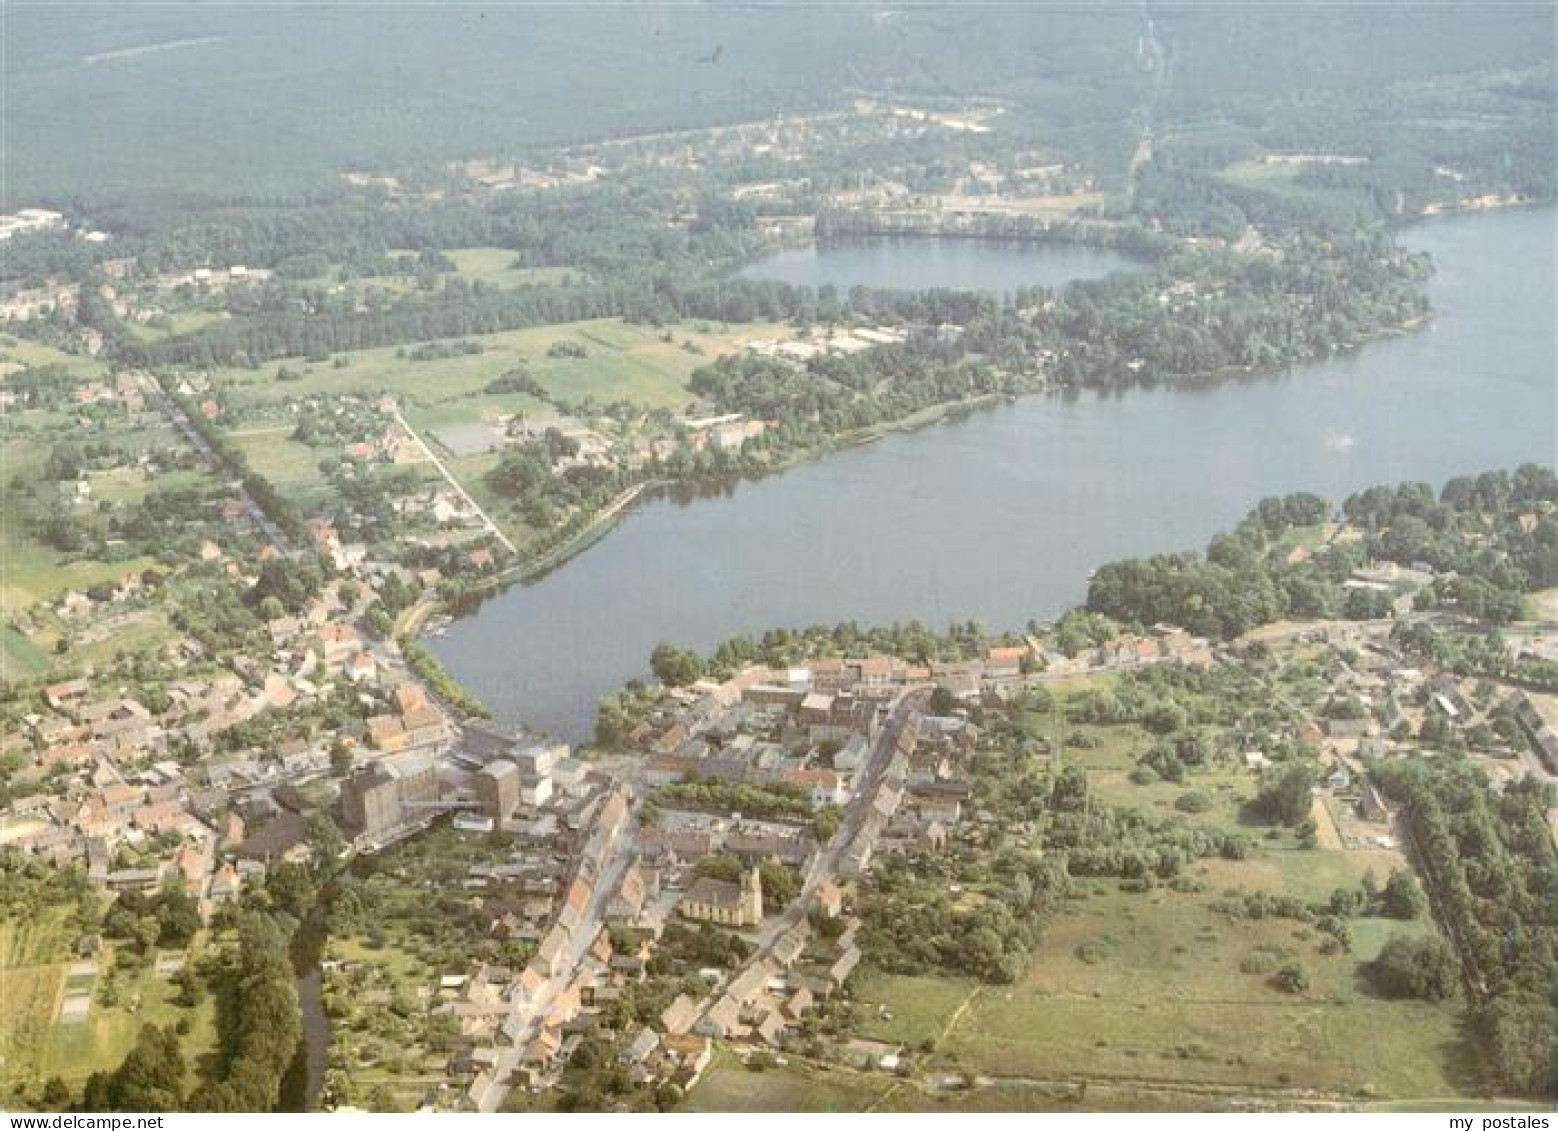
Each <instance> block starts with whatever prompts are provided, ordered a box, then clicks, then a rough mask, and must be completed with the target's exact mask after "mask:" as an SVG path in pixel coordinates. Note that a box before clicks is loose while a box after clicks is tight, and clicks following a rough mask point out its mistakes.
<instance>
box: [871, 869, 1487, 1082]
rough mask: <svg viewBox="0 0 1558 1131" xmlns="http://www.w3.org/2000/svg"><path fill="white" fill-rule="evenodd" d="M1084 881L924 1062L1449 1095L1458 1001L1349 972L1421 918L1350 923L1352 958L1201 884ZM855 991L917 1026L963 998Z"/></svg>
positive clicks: (1098, 1077)
mask: <svg viewBox="0 0 1558 1131" xmlns="http://www.w3.org/2000/svg"><path fill="white" fill-rule="evenodd" d="M1308 855H1311V856H1314V855H1317V854H1315V853H1310V854H1308ZM1223 878H1227V877H1223ZM1086 890H1089V891H1091V892H1092V894H1091V895H1089V896H1087V897H1086V898H1084V899H1082V900H1079V901H1077V902H1075V903H1074V904H1073V910H1071V911H1070V912H1068V913H1066V914H1064V915H1062V916H1061V917H1060V918H1059V919H1058V920H1057V921H1055V922H1054V923H1053V924H1051V925H1050V926H1049V927H1048V928H1047V929H1046V931H1045V934H1044V938H1043V940H1042V941H1041V943H1040V945H1039V947H1038V949H1037V950H1036V952H1035V954H1034V960H1033V963H1032V966H1031V967H1030V969H1029V972H1028V974H1027V976H1026V977H1025V978H1023V979H1022V980H1021V981H1020V982H1018V983H1017V984H1016V985H1013V986H990V987H986V988H985V989H984V990H983V991H982V992H981V993H979V994H977V995H975V996H974V997H973V999H972V1000H971V1001H970V1002H969V1004H968V1007H967V1008H966V1009H964V1010H963V1011H962V1013H961V1015H960V1016H959V1017H958V1019H957V1021H956V1022H955V1024H953V1025H952V1026H951V1030H950V1033H949V1034H948V1037H947V1039H946V1040H945V1041H944V1042H943V1043H942V1044H941V1046H940V1048H939V1049H938V1051H937V1053H936V1054H935V1056H934V1058H933V1062H932V1063H933V1064H940V1065H945V1066H948V1067H951V1066H955V1067H957V1068H960V1069H962V1070H965V1071H973V1072H977V1073H982V1074H988V1075H991V1076H995V1077H1017V1078H1022V1079H1029V1080H1036V1081H1067V1080H1073V1081H1080V1080H1089V1079H1091V1080H1095V1081H1111V1082H1117V1083H1126V1082H1133V1083H1135V1084H1137V1085H1142V1086H1144V1087H1147V1088H1148V1089H1150V1087H1151V1085H1152V1084H1153V1083H1154V1082H1157V1083H1159V1084H1160V1085H1162V1086H1166V1087H1172V1088H1177V1089H1183V1088H1189V1087H1198V1086H1208V1087H1214V1088H1222V1089H1229V1088H1231V1089H1245V1088H1248V1089H1250V1090H1251V1091H1252V1092H1263V1091H1267V1090H1271V1089H1276V1090H1279V1091H1282V1092H1285V1091H1287V1090H1288V1089H1292V1088H1312V1089H1315V1090H1318V1091H1322V1092H1326V1093H1331V1094H1333V1095H1338V1096H1341V1097H1344V1098H1348V1099H1354V1098H1355V1099H1359V1100H1365V1099H1373V1098H1379V1099H1386V1098H1397V1099H1403V1100H1404V1099H1409V1098H1412V1097H1445V1096H1452V1095H1455V1094H1456V1093H1457V1092H1458V1090H1459V1089H1458V1088H1457V1086H1456V1083H1455V1072H1454V1068H1453V1066H1454V1064H1455V1063H1457V1061H1459V1060H1461V1059H1463V1058H1464V1057H1465V1056H1466V1055H1467V1054H1466V1050H1465V1049H1464V1047H1463V1045H1462V1037H1461V1034H1460V1030H1459V1011H1458V1009H1457V1008H1456V1007H1455V1006H1454V1005H1453V1004H1452V1005H1426V1004H1421V1003H1406V1002H1387V1001H1381V1000H1378V999H1376V998H1373V997H1371V996H1369V994H1368V992H1367V989H1366V986H1365V985H1364V983H1363V981H1362V979H1361V977H1360V973H1359V964H1360V962H1361V961H1364V960H1368V959H1371V958H1372V957H1373V956H1374V955H1375V954H1376V953H1377V952H1378V950H1379V947H1380V946H1381V945H1383V943H1384V940H1385V939H1386V938H1388V937H1389V935H1390V934H1391V933H1392V932H1394V931H1396V930H1408V931H1410V930H1424V929H1428V928H1427V927H1426V926H1424V925H1410V924H1396V923H1386V922H1383V921H1379V920H1367V919H1365V920H1358V921H1356V923H1355V947H1354V951H1353V953H1352V954H1349V955H1322V954H1320V953H1319V951H1318V943H1319V941H1320V937H1319V935H1318V933H1317V932H1315V931H1313V930H1312V929H1310V928H1308V927H1306V926H1304V925H1303V924H1300V923H1296V922H1294V921H1291V920H1278V919H1265V920H1259V921H1248V920H1236V919H1232V918H1230V917H1228V916H1226V915H1223V914H1220V913H1218V912H1216V911H1214V910H1212V908H1211V903H1212V902H1213V900H1214V899H1216V898H1217V896H1218V895H1219V893H1218V892H1217V891H1215V890H1214V891H1208V892H1198V893H1179V892H1173V891H1168V890H1165V889H1161V888H1160V889H1157V890H1155V891H1153V892H1151V893H1149V894H1147V895H1132V894H1126V893H1122V892H1120V891H1118V890H1116V889H1115V888H1114V886H1113V885H1112V884H1111V883H1108V882H1098V883H1094V884H1090V885H1088V887H1087V889H1086ZM1257 951H1263V952H1264V953H1267V954H1271V955H1275V956H1277V961H1279V962H1280V961H1298V962H1299V963H1300V964H1301V965H1303V967H1304V968H1305V970H1306V971H1307V972H1308V973H1309V975H1310V978H1311V986H1310V989H1309V990H1308V991H1307V992H1305V993H1304V994H1301V995H1290V994H1286V993H1283V992H1281V991H1279V990H1277V989H1276V988H1274V987H1273V986H1272V985H1271V984H1270V983H1269V975H1268V974H1267V973H1264V972H1259V971H1251V970H1248V969H1247V967H1246V963H1247V960H1249V959H1250V957H1251V956H1252V954H1254V953H1256V952H1257ZM938 981H940V982H941V983H942V985H941V986H940V987H939V988H933V985H932V984H933V983H935V982H938ZM894 983H901V984H900V985H894ZM928 983H929V984H928ZM858 992H859V996H860V998H861V1000H862V1001H869V1002H875V1001H879V1000H880V1001H893V1002H896V1003H904V1002H909V1001H916V1002H922V1003H924V1009H923V1010H922V1011H917V1012H912V1013H910V1014H908V1016H912V1017H913V1018H914V1021H913V1024H916V1025H917V1026H918V1031H921V1032H923V1031H924V1030H925V1029H927V1028H930V1027H933V1026H934V1025H935V1023H936V1016H935V1014H936V1013H937V1011H938V1009H939V1010H940V1012H941V1016H942V1017H943V1018H950V1017H951V1015H952V1012H953V1011H954V1010H955V1009H956V1008H957V1007H956V1005H955V1004H949V1003H954V1002H961V1001H962V1000H963V999H964V997H966V993H965V983H962V982H960V981H956V980H952V979H936V978H930V979H926V978H913V979H904V978H894V977H890V976H880V975H878V976H873V977H872V978H869V979H867V980H866V981H864V982H862V984H861V988H860V990H859V991H858ZM898 1007H899V1008H905V1009H911V1008H912V1007H909V1006H904V1005H901V1004H900V1005H899V1006H898ZM865 1012H866V1013H867V1014H869V1012H870V1011H869V1010H867V1011H865ZM894 1016H895V1018H896V1017H897V1016H898V1014H897V1012H896V1008H895V1010H894ZM869 1024H870V1022H867V1025H869ZM905 1031H914V1030H909V1029H907V1028H906V1030H905Z"/></svg>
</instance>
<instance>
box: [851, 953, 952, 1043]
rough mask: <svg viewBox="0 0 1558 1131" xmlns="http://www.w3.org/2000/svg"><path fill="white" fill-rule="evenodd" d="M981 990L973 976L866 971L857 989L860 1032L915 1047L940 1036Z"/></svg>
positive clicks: (855, 990) (857, 1014)
mask: <svg viewBox="0 0 1558 1131" xmlns="http://www.w3.org/2000/svg"><path fill="white" fill-rule="evenodd" d="M980 990H981V987H980V985H979V983H978V982H975V981H973V980H972V979H964V978H943V977H936V976H927V977H910V976H906V975H895V974H883V973H881V972H879V971H875V970H872V971H869V972H866V973H862V974H861V975H859V976H858V977H857V978H856V980H855V983H854V989H853V993H854V997H855V1004H856V1017H857V1018H858V1028H859V1032H860V1035H861V1036H863V1037H869V1038H870V1039H872V1040H877V1041H890V1042H892V1043H894V1044H901V1045H904V1046H907V1047H908V1048H909V1049H910V1050H911V1051H912V1050H913V1049H914V1048H915V1047H917V1046H918V1045H919V1044H920V1043H921V1042H922V1041H926V1040H933V1041H934V1040H939V1039H940V1038H941V1035H942V1033H943V1032H944V1031H945V1029H946V1027H947V1024H948V1022H949V1021H950V1020H951V1018H952V1016H953V1015H954V1014H955V1013H957V1011H958V1010H959V1009H960V1008H963V1007H964V1005H965V1003H967V1004H970V1005H971V1004H972V1002H971V1001H970V999H971V998H972V997H975V996H976V995H977V994H978V993H979V992H980ZM879 1007H880V1008H879ZM882 1009H885V1010H886V1011H887V1012H888V1013H890V1014H891V1015H892V1016H891V1018H888V1017H885V1016H883V1015H882V1012H881V1010H882Z"/></svg>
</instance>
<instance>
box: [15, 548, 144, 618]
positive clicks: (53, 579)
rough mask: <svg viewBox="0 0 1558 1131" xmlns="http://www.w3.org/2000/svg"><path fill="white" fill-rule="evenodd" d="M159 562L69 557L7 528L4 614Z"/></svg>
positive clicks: (117, 578) (116, 579) (141, 559)
mask: <svg viewBox="0 0 1558 1131" xmlns="http://www.w3.org/2000/svg"><path fill="white" fill-rule="evenodd" d="M154 564H156V563H155V561H154V560H153V559H152V558H130V559H128V560H126V561H122V562H94V561H67V560H64V559H63V558H62V557H61V555H60V554H58V553H57V552H55V551H54V550H51V549H49V547H47V546H44V545H42V544H40V543H38V542H34V541H33V540H32V539H31V538H28V537H27V536H26V535H25V534H23V533H22V532H21V531H19V530H16V529H14V528H7V529H6V530H5V532H4V536H3V537H0V614H3V615H7V616H9V615H10V614H11V613H14V612H17V611H18V610H20V609H25V608H26V607H27V606H28V605H31V604H32V603H33V602H35V601H48V600H52V599H53V598H55V597H58V596H59V595H60V594H62V593H64V592H65V591H66V590H69V589H85V588H87V587H88V586H91V585H96V584H97V583H98V582H101V581H118V580H119V579H120V578H121V577H123V576H124V575H125V574H127V573H137V572H139V571H141V570H144V569H147V568H149V567H150V566H152V565H154Z"/></svg>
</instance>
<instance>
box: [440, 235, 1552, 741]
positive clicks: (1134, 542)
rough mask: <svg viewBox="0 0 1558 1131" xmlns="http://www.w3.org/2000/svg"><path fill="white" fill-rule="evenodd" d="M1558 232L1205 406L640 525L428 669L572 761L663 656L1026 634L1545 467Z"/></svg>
mask: <svg viewBox="0 0 1558 1131" xmlns="http://www.w3.org/2000/svg"><path fill="white" fill-rule="evenodd" d="M1555 217H1558V213H1555V211H1554V210H1553V209H1551V208H1543V209H1536V210H1519V211H1504V212H1487V213H1480V214H1473V215H1467V216H1461V217H1455V218H1449V219H1441V220H1435V221H1434V222H1432V223H1430V224H1426V225H1423V226H1420V227H1418V228H1415V229H1413V230H1411V231H1409V232H1407V233H1406V234H1405V236H1404V240H1405V242H1406V243H1407V244H1408V245H1410V246H1411V247H1413V248H1416V249H1422V250H1426V251H1428V252H1430V253H1431V254H1432V255H1433V257H1434V260H1435V262H1436V263H1437V265H1438V273H1437V275H1436V277H1435V278H1434V280H1433V282H1432V283H1431V285H1430V288H1429V289H1430V293H1431V296H1432V300H1433V303H1434V307H1435V312H1436V313H1435V321H1434V323H1433V325H1432V326H1430V327H1429V328H1427V329H1425V330H1422V331H1420V332H1417V333H1414V334H1410V335H1405V336H1401V337H1396V338H1390V339H1386V340H1384V341H1380V342H1376V343H1373V344H1371V345H1368V346H1365V347H1364V348H1363V349H1361V350H1358V351H1357V352H1355V353H1352V354H1349V355H1347V356H1343V357H1337V358H1333V359H1330V360H1326V361H1323V362H1317V363H1312V364H1306V365H1301V366H1297V367H1294V368H1293V369H1292V370H1291V371H1288V372H1286V373H1283V374H1281V375H1277V376H1271V377H1261V378H1249V379H1244V380H1238V381H1225V382H1221V383H1218V384H1215V385H1212V386H1209V387H1205V388H1197V389H1191V390H1174V391H1170V390H1155V391H1132V392H1128V393H1123V394H1119V395H1110V396H1097V395H1082V396H1078V397H1073V398H1063V397H1059V396H1034V397H1027V398H1024V399H1022V400H1019V401H1017V402H1016V403H1013V404H1010V405H1004V406H1001V407H998V408H993V409H989V410H985V411H980V412H978V413H976V414H974V415H972V416H970V417H968V418H967V419H964V420H962V421H960V422H957V423H952V424H947V425H939V426H936V427H932V428H927V429H924V430H922V431H919V432H915V433H910V434H900V435H895V436H892V437H889V438H888V439H885V440H882V441H880V442H878V443H875V444H872V445H869V446H867V447H864V448H859V449H855V450H852V451H848V452H844V453H841V454H838V455H834V456H830V457H828V458H827V459H824V460H821V461H819V462H817V463H813V464H809V465H806V466H804V467H800V468H797V469H795V470H793V471H790V472H787V473H785V474H784V475H781V476H776V477H773V478H770V479H766V480H763V481H761V482H756V483H743V484H740V485H738V486H737V487H736V488H735V489H734V490H733V491H732V492H731V493H730V494H729V495H727V496H724V497H720V498H714V499H701V500H697V501H695V502H691V503H686V504H681V503H677V502H675V501H672V500H669V499H653V500H649V501H646V502H644V503H643V504H641V505H640V506H639V507H637V508H636V509H635V511H634V512H633V513H632V514H630V515H628V516H627V517H626V518H625V519H624V521H623V522H622V523H621V525H620V527H619V528H618V529H616V530H614V531H613V532H612V533H611V534H610V535H609V536H608V537H606V538H605V539H604V540H603V541H601V542H600V543H598V544H597V545H595V546H594V547H592V548H591V549H590V550H588V551H587V552H585V553H584V554H583V555H581V556H580V557H579V558H577V559H576V560H574V561H572V562H570V563H568V564H567V565H566V566H564V567H563V568H562V569H560V570H558V571H557V572H554V573H552V574H550V575H548V576H547V577H545V578H543V579H542V580H540V581H539V582H537V583H536V584H534V585H530V586H523V587H515V588H512V589H510V590H508V591H507V592H505V593H503V594H501V595H498V596H496V597H495V598H493V599H492V600H490V601H488V602H487V603H486V604H484V605H483V606H482V607H481V609H480V610H479V611H478V612H477V613H475V614H474V615H473V616H471V617H468V618H466V619H464V620H461V621H458V622H456V623H455V624H454V625H453V626H452V627H451V628H450V630H449V632H448V635H447V636H444V637H442V638H439V639H434V640H430V641H428V644H429V646H430V647H431V648H432V650H433V651H434V653H435V654H436V655H437V656H438V658H439V659H440V660H442V661H443V662H444V663H445V664H446V665H447V666H448V667H449V669H450V670H451V671H452V672H453V673H454V675H455V676H456V678H458V679H459V680H461V681H462V682H463V683H465V684H466V685H467V686H468V687H470V688H471V689H472V690H473V691H474V692H475V693H476V694H477V695H479V696H480V697H481V698H482V699H483V700H484V701H485V702H486V703H488V704H489V705H490V706H491V707H492V708H493V709H494V710H495V711H496V712H497V713H498V714H499V716H500V717H501V718H503V719H504V720H506V721H509V722H514V723H519V722H523V723H527V724H529V725H532V726H534V727H537V728H539V729H543V730H546V731H550V732H551V733H553V734H555V735H557V736H559V737H560V738H563V739H567V740H569V741H573V742H580V741H584V740H586V739H588V737H589V735H590V733H591V731H592V729H593V725H594V716H595V704H596V702H597V701H598V700H599V698H600V697H601V696H602V695H603V694H605V693H606V692H608V691H612V690H614V689H616V688H617V687H619V686H621V684H622V683H624V682H625V681H626V680H627V679H629V678H631V677H633V676H642V675H645V674H647V668H648V657H649V652H650V650H651V649H652V648H653V647H654V646H655V644H656V643H657V642H659V641H661V640H670V641H674V642H676V643H678V644H681V645H685V646H692V647H696V648H700V649H707V648H709V647H711V646H713V645H714V644H716V643H718V642H719V641H720V640H723V639H725V638H728V637H730V636H733V635H737V634H740V633H752V634H756V633H761V632H762V631H764V630H766V629H768V628H773V627H777V626H801V625H808V624H814V623H833V622H836V621H839V620H848V619H852V620H856V621H859V622H861V623H886V622H890V621H893V620H907V619H910V618H919V619H921V620H924V621H926V622H927V623H929V624H931V625H933V626H936V627H941V626H943V625H945V624H946V623H947V622H949V621H951V620H953V619H958V620H962V619H967V618H975V619H978V620H981V621H983V622H984V623H985V624H986V625H987V626H988V627H989V628H991V629H993V630H999V629H1004V628H1016V627H1020V626H1022V625H1023V624H1025V623H1026V622H1027V621H1028V620H1029V619H1030V618H1038V619H1048V618H1051V617H1054V616H1055V615H1057V614H1059V613H1060V612H1062V611H1064V610H1065V609H1066V608H1068V607H1070V606H1072V605H1075V604H1077V603H1079V602H1080V601H1082V600H1083V598H1084V597H1085V596H1086V592H1087V577H1088V573H1089V571H1090V570H1092V569H1094V568H1095V567H1096V566H1098V565H1099V564H1101V563H1103V562H1106V561H1109V560H1111V559H1114V558H1119V557H1123V556H1127V555H1132V554H1141V553H1148V552H1158V551H1172V550H1184V549H1201V548H1204V546H1205V543H1206V541H1207V539H1208V538H1209V537H1210V536H1211V535H1212V534H1214V533H1216V532H1217V531H1219V530H1223V529H1227V528H1228V527H1230V526H1232V525H1233V524H1234V523H1235V522H1237V521H1238V520H1239V518H1240V517H1241V516H1242V515H1243V514H1244V513H1245V512H1246V510H1248V508H1249V507H1251V506H1252V505H1253V504H1254V503H1255V502H1256V501H1257V500H1259V499H1260V498H1261V497H1262V496H1264V495H1274V494H1281V493H1286V492H1290V491H1298V490H1306V491H1315V492H1318V493H1320V494H1322V495H1325V496H1327V497H1329V498H1331V499H1334V500H1337V501H1340V499H1341V498H1343V497H1345V496H1346V495H1348V494H1349V493H1351V492H1353V491H1355V490H1358V489H1360V488H1362V487H1365V486H1368V485H1370V484H1373V483H1378V482H1390V481H1399V480H1404V479H1421V480H1427V481H1429V482H1431V483H1433V484H1435V486H1438V485H1439V484H1441V483H1442V481H1443V480H1445V479H1447V478H1449V477H1451V476H1453V475H1457V474H1463V473H1468V472H1476V471H1481V470H1487V469H1490V468H1496V467H1513V466H1514V465H1516V464H1518V463H1521V462H1526V461H1537V462H1543V463H1551V462H1553V460H1554V456H1555V449H1558V437H1555V431H1558V423H1555V388H1554V386H1555V373H1558V358H1555V347H1554V310H1555V308H1558V306H1555V304H1558V288H1555V285H1554V261H1553V255H1552V249H1553V247H1554V243H1555V240H1558V226H1555ZM926 250H927V254H929V255H934V256H941V255H943V254H945V252H944V249H934V248H932V247H930V246H929V245H927V249H926ZM1001 278H1002V279H1004V278H1006V276H1004V275H1002V276H1001ZM916 281H917V282H919V283H920V284H921V285H928V284H927V283H926V282H925V280H923V279H919V280H916ZM998 283H1000V279H992V281H991V284H990V285H992V286H995V285H997V284H998Z"/></svg>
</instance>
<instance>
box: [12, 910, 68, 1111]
mask: <svg viewBox="0 0 1558 1131" xmlns="http://www.w3.org/2000/svg"><path fill="white" fill-rule="evenodd" d="M70 943H71V939H70V938H69V937H68V932H67V930H66V925H65V921H64V915H63V912H61V911H60V910H59V909H57V908H51V909H49V910H48V911H47V912H46V913H44V914H42V915H40V916H38V917H36V918H34V919H31V920H28V921H27V922H4V923H0V1003H4V1008H0V1083H3V1084H4V1086H5V1088H6V1090H7V1091H9V1089H10V1087H11V1086H12V1085H13V1084H15V1083H17V1082H22V1083H27V1084H31V1083H33V1082H35V1081H38V1080H41V1079H43V1076H42V1070H43V1068H44V1067H45V1066H46V1065H47V1064H48V1046H49V1037H50V1031H51V1030H52V1029H53V1027H54V1019H55V1017H56V1015H57V1014H58V1011H59V1003H60V996H61V992H62V989H63V986H64V982H65V973H66V969H67V967H68V959H69V955H70Z"/></svg>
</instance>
